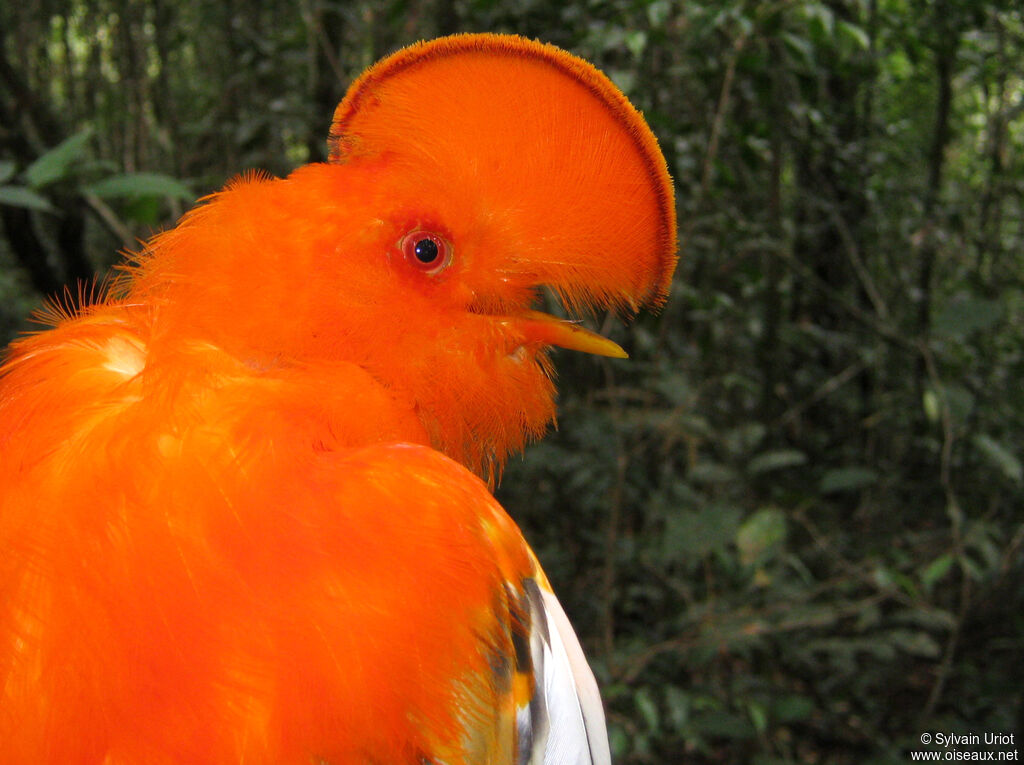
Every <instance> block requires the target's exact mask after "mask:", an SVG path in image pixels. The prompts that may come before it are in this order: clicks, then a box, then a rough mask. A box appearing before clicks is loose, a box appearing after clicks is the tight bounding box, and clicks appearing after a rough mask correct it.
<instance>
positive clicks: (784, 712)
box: [771, 695, 814, 723]
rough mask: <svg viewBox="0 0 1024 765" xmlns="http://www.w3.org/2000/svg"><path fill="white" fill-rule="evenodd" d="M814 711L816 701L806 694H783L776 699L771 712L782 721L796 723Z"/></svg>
mask: <svg viewBox="0 0 1024 765" xmlns="http://www.w3.org/2000/svg"><path fill="white" fill-rule="evenodd" d="M813 711H814V702H813V701H812V700H811V699H809V698H807V697H806V696H796V695H789V696H782V697H780V698H777V699H774V700H773V701H772V705H771V714H772V717H774V718H775V719H776V720H778V721H779V722H781V723H794V722H800V721H801V720H806V719H807V718H808V717H810V716H811V713H812V712H813Z"/></svg>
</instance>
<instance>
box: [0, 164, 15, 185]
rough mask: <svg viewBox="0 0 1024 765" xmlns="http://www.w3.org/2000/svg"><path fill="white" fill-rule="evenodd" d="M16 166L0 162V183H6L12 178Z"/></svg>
mask: <svg viewBox="0 0 1024 765" xmlns="http://www.w3.org/2000/svg"><path fill="white" fill-rule="evenodd" d="M17 169H18V166H17V165H16V164H14V163H13V162H10V161H0V183H7V181H9V180H11V178H13V177H14V173H15V172H16V170H17Z"/></svg>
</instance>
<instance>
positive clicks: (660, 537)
mask: <svg viewBox="0 0 1024 765" xmlns="http://www.w3.org/2000/svg"><path fill="white" fill-rule="evenodd" d="M455 31H506V32H518V33H520V34H524V35H528V36H531V37H539V38H541V39H543V40H546V41H550V42H554V43H557V44H559V45H561V46H563V47H565V48H567V49H569V50H571V51H574V52H575V53H578V54H579V55H582V56H584V57H586V58H588V59H590V60H591V61H593V62H594V63H596V64H597V65H598V66H600V67H601V68H603V69H604V70H605V71H606V72H608V73H609V74H610V75H611V76H612V78H613V79H614V80H615V81H616V82H617V83H618V84H619V86H620V87H622V88H623V89H624V90H625V92H626V93H627V95H629V96H630V98H631V99H632V100H633V101H634V103H636V104H637V105H638V106H639V107H640V108H641V109H642V110H643V111H644V112H645V114H646V116H647V118H648V119H649V121H650V123H651V125H652V127H653V129H654V131H655V132H656V133H657V134H658V136H659V139H660V141H661V145H662V148H663V150H664V152H665V154H666V156H667V158H668V163H669V167H670V169H671V171H672V174H673V176H674V178H675V181H676V188H677V194H678V206H679V213H680V222H681V225H680V246H681V254H682V260H681V263H680V267H679V271H678V274H677V278H676V282H675V286H674V288H673V293H672V296H671V299H670V301H669V304H668V306H667V308H666V309H665V310H664V311H663V312H662V314H661V315H660V316H657V317H644V318H641V319H640V320H638V321H637V322H635V323H634V324H633V325H632V326H630V327H628V328H621V327H619V326H618V324H617V323H616V322H615V321H614V320H612V319H611V317H609V319H608V321H605V322H604V331H607V332H610V333H611V335H612V336H613V337H615V338H616V339H617V340H619V341H620V342H622V343H623V345H625V346H626V347H627V348H628V349H629V350H630V352H631V354H632V359H631V360H630V361H628V362H621V361H608V360H597V359H594V358H592V357H585V356H580V355H573V354H567V353H559V354H557V355H558V358H557V362H558V366H559V370H560V377H559V382H560V388H561V391H562V394H561V404H560V411H561V416H560V426H559V430H558V431H557V432H556V433H552V434H551V435H549V437H548V438H547V439H546V440H545V441H543V442H541V443H540V444H536V445H534V446H532V447H531V448H530V449H528V450H527V453H526V455H525V456H524V457H522V458H518V457H517V458H514V459H513V460H512V461H511V463H510V464H509V466H508V468H507V470H506V472H505V476H504V480H503V482H502V484H501V487H500V490H499V496H500V497H501V499H502V501H503V502H504V503H505V504H506V506H507V507H508V508H509V510H510V512H511V513H512V514H513V515H514V516H515V517H516V518H517V520H518V521H519V522H520V523H521V524H522V525H523V527H524V530H525V532H526V534H527V537H528V538H529V539H530V540H531V542H532V543H533V544H534V545H535V547H536V549H537V552H538V554H539V556H540V558H541V559H542V561H543V562H544V564H545V565H546V567H547V568H548V571H549V573H550V576H551V579H552V580H553V582H554V584H555V587H556V589H557V590H558V591H559V593H560V596H561V598H562V600H563V602H564V603H565V605H566V608H567V610H568V611H569V613H570V616H571V618H572V619H573V622H574V623H575V625H576V627H577V629H578V631H579V633H580V636H581V638H582V640H583V642H584V644H585V646H586V648H587V650H588V653H589V655H590V657H591V658H592V661H593V664H594V666H595V669H596V672H597V674H598V676H599V678H600V680H601V683H602V686H603V689H604V694H605V699H606V706H607V708H608V710H609V713H610V727H611V735H612V742H613V748H614V750H615V752H616V759H617V762H619V763H678V762H682V761H684V760H685V761H687V762H693V763H725V762H735V763H757V764H758V765H767V764H768V763H817V762H822V763H826V762H827V763H866V762H872V763H903V762H908V761H909V751H910V750H912V749H915V748H920V746H919V744H918V739H919V737H920V735H921V733H923V732H926V731H930V732H937V731H945V732H960V733H965V732H974V733H979V734H982V733H984V732H986V731H1000V732H1005V733H1016V736H1017V742H1018V744H1019V742H1020V739H1021V735H1022V734H1024V725H1022V718H1024V711H1022V710H1024V702H1022V686H1024V618H1022V615H1021V611H1022V607H1024V584H1022V573H1024V552H1022V545H1024V512H1022V508H1024V502H1022V500H1024V491H1022V487H1024V468H1022V461H1021V451H1022V445H1024V406H1022V405H1024V385H1022V383H1021V377H1022V373H1024V356H1022V352H1024V337H1022V330H1021V326H1022V325H1021V320H1022V311H1024V300H1022V297H1024V291H1022V288H1024V268H1022V261H1024V255H1022V248H1021V245H1022V241H1024V152H1022V151H1021V145H1022V136H1024V80H1022V74H1021V73H1022V71H1024V11H1022V9H1021V7H1020V4H1019V2H1011V1H1006V2H985V1H983V0H931V1H926V0H823V1H822V2H815V1H812V0H807V1H803V2H801V1H797V0H794V1H792V2H787V1H785V0H780V1H779V2H770V3H752V2H721V3H709V2H680V1H679V0H589V1H588V0H574V1H571V2H561V3H551V2H539V1H531V0H465V1H458V2H457V1H456V0H434V1H433V2H429V1H427V0H422V1H420V2H416V1H415V0H406V1H400V0H386V1H385V2H380V1H379V0H377V1H375V2H350V3H341V2H334V3H332V2H327V1H326V0H305V1H304V2H299V3H294V4H293V3H267V2H257V0H226V1H223V0H222V1H214V0H184V1H183V0H149V2H140V1H136V0H107V1H106V2H101V1H98V2H80V1H77V0H71V2H47V1H45V0H18V2H5V3H0V45H2V47H0V216H2V217H0V338H2V339H3V340H4V341H6V340H8V339H10V338H11V337H12V336H14V334H15V333H16V332H18V331H20V330H23V329H25V328H26V327H28V326H30V325H27V324H26V323H25V316H26V314H27V313H28V312H29V311H30V310H32V309H33V308H34V307H36V306H38V304H39V300H40V297H41V295H42V294H45V293H53V292H59V291H60V290H62V289H64V285H71V287H70V291H71V293H70V294H71V295H74V294H76V293H77V291H78V289H79V288H78V287H77V286H75V285H77V284H78V283H79V280H82V279H86V280H88V279H91V278H92V275H93V274H94V273H97V272H103V271H104V270H106V269H107V268H108V267H109V266H110V265H111V264H112V263H113V262H115V260H116V258H117V254H116V253H117V251H118V249H119V248H128V249H135V248H137V247H138V241H137V240H138V239H139V238H145V237H147V236H149V235H150V234H151V233H152V232H154V231H157V230H159V229H160V228H162V227H166V226H169V225H172V224H173V221H174V220H175V219H176V217H177V216H178V215H179V214H180V213H181V212H182V211H183V210H185V209H187V208H188V207H189V206H190V204H191V203H192V201H193V200H194V199H195V198H196V197H197V196H200V195H202V194H205V193H208V192H210V191H213V190H215V189H217V188H218V187H219V186H220V185H221V184H222V183H223V182H224V181H225V180H226V179H228V178H229V177H231V176H232V175H235V174H237V173H239V172H241V171H243V170H245V169H248V168H265V169H267V170H270V171H272V172H274V173H278V174H282V173H287V172H288V171H289V169H291V168H293V167H295V166H297V165H299V164H301V163H304V162H307V161H311V160H320V159H323V157H324V148H325V138H326V133H327V127H328V125H329V121H330V116H331V113H332V110H333V108H334V106H335V104H336V103H337V101H338V100H339V99H340V98H341V96H342V94H343V92H344V89H345V87H346V85H347V84H348V83H349V82H350V81H351V80H352V78H353V77H354V76H355V75H356V74H358V73H359V71H360V70H361V69H363V68H364V67H365V66H367V65H368V64H370V63H372V62H373V61H374V60H376V59H377V58H379V57H380V56H382V55H384V54H386V53H388V52H390V51H391V50H393V49H395V48H396V47H399V46H401V45H404V44H407V43H409V42H412V41H414V40H417V39H420V38H423V37H432V36H436V35H438V34H441V33H448V32H455ZM72 299H73V298H72ZM601 319H602V317H598V320H599V323H600V321H601ZM1014 748H1016V747H1001V748H1000V749H1002V750H1003V751H1010V750H1012V749H1014Z"/></svg>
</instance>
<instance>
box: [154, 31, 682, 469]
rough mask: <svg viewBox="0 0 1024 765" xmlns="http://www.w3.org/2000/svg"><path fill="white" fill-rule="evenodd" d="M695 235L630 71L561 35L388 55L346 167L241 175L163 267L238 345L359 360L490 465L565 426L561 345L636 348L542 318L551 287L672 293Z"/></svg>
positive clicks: (341, 112) (591, 305)
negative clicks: (561, 41)
mask: <svg viewBox="0 0 1024 765" xmlns="http://www.w3.org/2000/svg"><path fill="white" fill-rule="evenodd" d="M176 237H177V239H176ZM197 238H198V239H200V240H203V241H202V242H201V243H199V244H197V242H196V240H197ZM675 247H676V245H675V211H674V203H673V194H672V186H671V181H670V179H669V176H668V173H667V170H666V167H665V162H664V159H663V157H662V155H661V152H660V151H659V149H658V146H657V143H656V141H655V138H654V136H653V134H652V133H651V131H650V129H649V128H648V127H647V125H646V124H645V122H644V120H643V118H642V116H641V115H640V114H639V113H638V112H637V111H636V110H635V109H634V108H633V107H632V106H631V105H630V104H629V102H628V101H627V100H626V98H625V97H624V96H623V95H622V94H621V93H620V92H619V90H618V89H617V88H616V87H615V86H614V85H613V84H612V83H611V81H610V80H608V78H607V77H605V76H604V75H603V74H601V73H600V72H599V71H598V70H596V69H595V68H594V67H592V66H591V65H590V64H588V63H586V62H585V61H583V60H581V59H579V58H577V57H575V56H572V55H570V54H568V53H566V52H564V51H562V50H560V49H558V48H555V47H553V46H550V45H545V44H541V43H537V42H532V41H529V40H526V39H523V38H520V37H515V36H505V35H489V34H483V35H459V36H455V37H448V38H443V39H440V40H435V41H433V42H428V43H421V44H418V45H414V46H412V47H410V48H406V49H404V50H402V51H399V52H398V53H396V54H394V55H392V56H390V57H389V58H386V59H384V60H383V61H381V62H380V63H378V64H376V65H375V66H373V67H372V68H370V69H369V70H368V71H366V72H365V73H364V74H363V75H362V76H361V77H359V79H357V80H356V81H355V83H354V84H353V85H352V86H351V88H350V89H349V91H348V93H347V95H346V96H345V98H344V100H343V101H342V102H341V104H340V105H339V106H338V109H337V111H336V113H335V116H334V121H333V124H332V127H331V133H330V160H329V162H328V163H326V164H322V165H309V166H306V167H304V168H300V169H299V170H297V171H296V172H295V173H293V174H292V175H291V176H289V177H288V178H287V179H284V180H281V181H267V180H266V179H258V178H257V179H247V180H243V181H239V182H236V183H235V184H233V185H232V186H230V187H229V188H228V189H227V190H226V191H225V192H222V193H221V194H220V195H218V196H217V198H216V199H215V200H214V201H213V202H212V203H211V204H208V205H205V206H204V207H202V208H200V209H199V210H198V211H197V212H196V213H194V214H193V215H192V216H191V217H190V218H188V219H187V220H186V221H185V222H184V224H183V225H182V226H179V228H178V229H176V230H175V231H172V232H169V233H168V234H165V235H163V237H161V238H160V239H158V240H157V243H156V245H155V246H154V247H153V250H154V252H155V253H156V254H157V257H155V258H151V259H150V263H153V262H156V261H158V260H161V258H160V257H159V253H160V251H161V250H162V251H163V253H164V255H163V257H162V261H165V262H166V267H165V268H163V269H156V270H164V271H166V272H169V273H170V274H172V280H173V281H174V283H175V284H176V285H179V286H180V285H182V284H191V285H193V286H195V285H197V284H201V285H202V288H203V290H204V295H205V296H204V297H203V298H202V299H201V300H200V301H199V302H202V303H203V304H204V305H217V306H219V308H218V309H217V311H218V313H216V314H215V315H213V316H211V318H210V319H209V321H208V322H207V323H208V324H210V325H211V327H217V329H216V331H215V330H213V329H212V328H211V329H210V331H211V332H214V334H216V332H220V333H221V335H222V336H221V337H219V338H217V339H218V342H221V343H222V344H224V345H226V346H234V348H235V352H237V353H241V354H249V355H253V356H261V355H262V356H263V357H264V358H265V359H269V360H273V359H280V358H292V359H311V358H325V357H330V358H333V359H337V360H344V361H352V362H355V363H357V364H358V365H360V366H361V367H363V368H364V369H366V370H367V371H368V372H370V374H371V375H373V376H374V377H375V378H376V379H378V380H379V381H380V382H381V383H383V384H384V385H385V386H386V387H387V388H388V389H389V390H391V391H393V392H394V394H395V396H396V397H397V398H403V399H407V400H409V401H410V402H411V405H412V406H413V407H414V408H415V409H416V411H417V413H418V414H419V416H420V419H421V421H422V422H423V423H424V425H425V426H426V429H427V431H428V433H429V434H430V436H431V438H432V440H433V442H434V444H435V446H437V447H438V448H440V449H442V450H443V451H445V452H446V453H448V454H449V455H450V456H453V457H455V458H456V459H459V460H461V461H463V462H464V463H466V464H468V465H470V466H472V467H474V468H477V469H480V468H481V467H484V466H487V465H490V464H492V463H493V462H495V461H498V462H500V460H501V459H502V458H503V457H504V456H505V454H506V453H507V452H509V451H510V450H515V449H518V448H519V447H521V446H522V444H523V443H524V441H525V440H526V439H527V438H529V437H532V436H535V435H537V434H539V433H540V432H541V431H542V430H543V429H544V427H545V426H546V424H547V423H548V422H549V421H550V420H551V419H552V417H553V413H554V410H553V403H552V400H553V393H554V390H553V386H552V384H551V381H550V371H551V370H550V365H549V362H548V357H547V352H548V349H549V348H550V347H551V346H560V347H563V348H570V349H576V350H581V351H585V352H589V353H596V354H603V355H609V356H623V355H625V354H624V353H623V352H622V351H621V349H620V348H619V347H618V346H617V345H615V344H614V343H613V342H611V341H610V340H607V339H605V338H602V337H600V336H598V335H596V334H593V333H591V332H588V331H586V330H584V329H582V328H580V327H579V326H578V325H577V324H573V323H569V322H566V321H562V320H559V319H556V318H554V317H552V316H550V315H547V314H543V313H539V312H536V311H535V310H534V306H535V303H536V300H537V297H538V294H539V290H541V289H542V288H547V289H549V290H550V291H551V292H552V293H554V294H555V295H557V296H558V297H559V298H560V299H561V300H562V302H563V303H564V305H565V306H566V308H567V310H568V311H569V312H570V313H571V314H575V313H577V312H580V311H594V310H600V309H604V308H613V309H617V310H619V311H622V312H624V313H628V314H632V313H634V312H636V311H637V310H639V309H640V308H642V307H644V306H653V307H656V306H658V305H659V304H660V303H661V302H662V301H663V300H664V298H665V295H666V292H667V290H668V286H669V283H670V280H671V277H672V272H673V269H674V266H675ZM195 251H199V252H203V253H206V254H205V255H204V256H203V257H201V258H199V257H195V256H193V255H192V254H191V253H192V252H195ZM211 252H216V253H217V255H216V256H211V255H209V253H211ZM186 261H187V262H186ZM230 264H233V265H230ZM147 269H148V270H149V271H153V270H154V269H153V268H151V267H149V266H147V265H146V264H145V263H144V265H143V268H142V269H141V277H140V282H141V281H145V279H146V277H147ZM225 269H227V270H229V271H230V273H231V276H230V278H228V279H225V278H224V275H223V271H224V270H225ZM218 274H220V275H219V276H218ZM162 281H163V283H164V285H165V287H164V288H163V289H166V284H167V279H164V280H162ZM183 310H184V309H183ZM188 310H189V312H190V314H189V315H190V316H191V317H193V318H192V320H193V321H200V322H201V321H202V319H200V318H197V317H200V316H201V315H202V309H201V308H198V307H197V306H196V301H192V305H191V307H189V308H188ZM227 334H230V337H228V336H227ZM267 363H270V362H269V361H268V362H267Z"/></svg>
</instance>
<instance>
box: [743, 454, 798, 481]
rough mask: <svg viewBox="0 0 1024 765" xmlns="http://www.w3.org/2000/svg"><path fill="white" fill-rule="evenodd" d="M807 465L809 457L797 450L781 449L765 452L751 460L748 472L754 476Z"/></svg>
mask: <svg viewBox="0 0 1024 765" xmlns="http://www.w3.org/2000/svg"><path fill="white" fill-rule="evenodd" d="M806 463H807V455H806V454H804V453H803V452H801V451H799V450H797V449H779V450H777V451H771V452H764V453H763V454H759V455H757V456H756V457H754V458H753V459H752V460H750V464H749V465H747V471H748V472H750V473H751V474H752V475H758V474H760V473H767V472H769V471H772V470H781V469H782V468H788V467H793V466H794V465H804V464H806Z"/></svg>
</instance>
